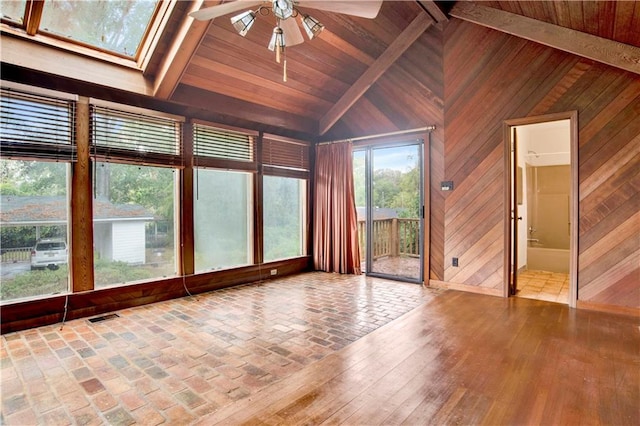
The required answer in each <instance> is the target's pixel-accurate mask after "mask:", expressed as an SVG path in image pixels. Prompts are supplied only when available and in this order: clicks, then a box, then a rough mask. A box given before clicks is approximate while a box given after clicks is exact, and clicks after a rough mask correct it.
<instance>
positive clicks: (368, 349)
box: [198, 291, 640, 425]
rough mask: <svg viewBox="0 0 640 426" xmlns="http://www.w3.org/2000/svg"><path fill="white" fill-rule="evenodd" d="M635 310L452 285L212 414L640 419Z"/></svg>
mask: <svg viewBox="0 0 640 426" xmlns="http://www.w3.org/2000/svg"><path fill="white" fill-rule="evenodd" d="M639 362H640V336H639V328H638V320H637V318H631V317H624V316H615V315H611V314H605V313H600V312H592V311H576V310H572V309H569V308H568V307H567V306H566V305H561V304H556V303H549V302H544V301H537V300H527V299H519V298H510V299H501V298H496V297H491V296H484V295H478V294H470V293H460V292H455V291H448V292H446V293H445V294H442V295H440V296H439V297H437V298H435V299H433V300H431V301H429V302H427V303H426V304H424V305H422V306H420V307H418V308H416V309H414V310H413V311H411V312H410V313H408V314H406V315H404V316H403V317H400V318H399V319H397V320H395V321H393V322H392V323H389V324H387V325H386V326H384V327H382V328H380V329H378V330H376V331H375V332H373V333H371V334H369V335H367V336H365V337H364V338H362V339H360V340H358V341H357V342H355V343H353V344H351V345H349V346H347V347H345V348H343V349H342V350H340V351H338V352H337V353H334V354H332V355H330V356H328V357H326V358H324V359H322V360H321V361H319V362H316V363H313V364H310V365H309V366H307V367H305V368H304V369H303V370H300V371H298V372H297V373H295V374H294V375H292V376H290V377H287V378H286V379H284V380H282V381H279V382H276V383H274V384H272V385H270V386H269V387H267V388H265V389H263V390H261V391H259V392H258V393H257V394H254V395H252V396H251V397H249V398H247V399H244V400H241V401H238V402H237V403H235V404H232V405H230V406H227V407H224V408H222V409H221V410H219V411H217V412H216V413H214V414H213V415H212V416H210V417H205V418H202V419H200V421H199V422H198V424H200V425H212V424H245V423H246V424H288V425H289V424H348V425H376V424H385V425H391V424H410V425H418V424H419V425H424V424H438V425H443V424H465V425H468V424H490V425H500V424H512V425H515V424H518V425H525V424H526V425H534V424H609V425H637V424H640V410H639V404H640V369H639V368H638V365H639Z"/></svg>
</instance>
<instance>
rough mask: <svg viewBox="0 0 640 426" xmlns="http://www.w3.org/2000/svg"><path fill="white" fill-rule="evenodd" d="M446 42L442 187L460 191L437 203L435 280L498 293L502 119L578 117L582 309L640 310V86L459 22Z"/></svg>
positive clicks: (610, 71) (624, 75)
mask: <svg viewBox="0 0 640 426" xmlns="http://www.w3.org/2000/svg"><path fill="white" fill-rule="evenodd" d="M444 40H445V41H444V83H445V86H444V99H445V105H444V120H445V132H444V179H445V180H453V181H454V184H455V190H454V191H452V192H448V193H444V194H443V195H444V220H443V229H442V233H443V235H444V248H443V257H444V262H443V264H442V265H439V264H438V261H437V259H434V258H435V257H436V255H435V252H436V249H435V247H433V241H432V253H434V254H433V257H432V271H431V275H432V277H440V276H442V277H443V280H444V281H446V282H450V283H454V284H460V285H463V286H470V287H476V288H478V287H484V288H486V289H488V290H489V291H490V292H495V293H496V294H500V293H501V291H502V288H503V285H504V274H503V266H504V265H503V262H504V237H505V236H504V224H503V220H504V208H505V206H504V201H503V196H502V194H503V192H504V190H505V188H504V185H505V183H504V182H505V175H504V173H505V170H504V158H503V155H504V146H503V140H502V125H503V121H504V120H506V119H513V118H523V117H530V116H537V115H543V114H550V113H556V112H565V111H571V110H577V111H578V122H579V145H580V147H579V152H578V156H579V182H580V184H579V221H580V222H579V236H578V238H579V243H578V252H579V262H578V263H579V265H578V299H579V302H583V304H585V305H587V304H590V305H592V306H594V307H599V306H610V307H620V308H621V309H624V308H635V309H637V308H640V236H639V235H640V193H639V191H640V119H639V118H638V117H640V76H638V75H636V74H632V73H629V72H625V71H621V70H618V69H615V68H613V67H609V66H606V65H603V64H600V63H595V62H593V61H590V60H586V59H582V58H579V57H577V56H574V55H571V54H568V53H564V52H561V51H558V50H555V49H552V48H548V47H545V46H542V45H539V44H537V43H533V42H529V41H525V40H522V39H518V38H516V37H513V36H509V35H506V34H503V33H500V32H497V31H494V30H490V29H487V28H483V27H480V26H477V25H474V24H470V23H466V22H462V21H459V20H457V19H452V20H451V21H450V22H449V23H448V25H447V27H446V28H445V34H444ZM432 181H433V182H434V184H435V183H438V182H439V181H438V178H433V179H432ZM436 181H438V182H436ZM433 190H434V191H439V189H437V188H433ZM440 196H441V195H439V194H434V195H433V196H432V200H433V199H434V198H435V199H437V198H438V197H440ZM432 223H433V219H432ZM432 233H433V234H434V235H435V236H437V235H438V231H437V230H433V229H432ZM434 235H432V239H433V237H434ZM452 257H458V258H459V262H460V263H459V265H460V266H459V267H457V268H454V267H452V266H451V258H452Z"/></svg>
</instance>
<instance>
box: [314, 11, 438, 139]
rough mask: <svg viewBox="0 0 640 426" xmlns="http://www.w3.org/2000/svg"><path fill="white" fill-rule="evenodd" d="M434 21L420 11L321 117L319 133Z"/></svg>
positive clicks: (357, 97) (345, 110)
mask: <svg viewBox="0 0 640 426" xmlns="http://www.w3.org/2000/svg"><path fill="white" fill-rule="evenodd" d="M433 23H434V21H433V19H432V18H431V16H429V15H428V14H427V13H419V14H418V16H416V18H415V19H414V20H413V21H411V23H410V24H409V25H408V26H407V28H406V29H405V30H404V31H403V32H402V33H400V35H399V36H398V37H397V38H396V39H395V40H394V41H393V42H392V43H391V44H390V45H389V47H387V49H386V50H385V51H384V52H383V53H382V54H381V55H380V56H379V57H378V59H376V60H375V62H374V63H373V64H372V65H371V66H370V67H369V68H368V69H367V70H366V71H365V72H364V74H362V75H361V76H360V78H359V79H358V80H357V81H356V82H355V83H354V84H353V85H352V86H351V87H350V88H349V89H348V90H347V91H346V92H345V93H344V95H342V97H341V98H340V99H339V100H338V102H336V103H335V105H333V107H331V109H329V111H328V112H327V113H326V114H325V115H324V116H323V117H322V118H321V119H320V121H319V124H318V134H319V135H323V134H325V133H326V132H327V131H328V130H329V129H331V127H333V125H334V124H336V122H337V121H338V120H340V118H341V117H342V116H343V115H344V114H345V113H346V112H347V111H348V110H349V108H351V107H352V106H353V104H355V103H356V102H357V101H358V99H360V97H362V95H364V94H365V93H366V91H367V90H369V87H371V85H373V84H374V83H375V82H376V81H377V80H378V78H380V76H382V74H384V73H385V71H387V69H389V67H390V66H391V65H393V63H394V62H395V61H396V60H397V59H398V58H399V57H400V56H402V54H403V53H404V52H405V51H406V50H407V49H408V48H409V46H411V45H412V44H413V42H414V41H416V40H417V39H418V37H420V36H421V35H422V34H423V33H424V32H425V31H426V30H427V28H429V27H430V26H431V25H432V24H433Z"/></svg>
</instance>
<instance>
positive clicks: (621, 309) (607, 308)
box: [576, 300, 640, 318]
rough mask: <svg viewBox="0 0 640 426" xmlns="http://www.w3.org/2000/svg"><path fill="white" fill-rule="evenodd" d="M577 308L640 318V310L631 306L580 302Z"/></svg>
mask: <svg viewBox="0 0 640 426" xmlns="http://www.w3.org/2000/svg"><path fill="white" fill-rule="evenodd" d="M576 308H578V309H585V310H590V311H598V312H606V313H609V314H617V315H626V316H632V317H636V318H640V308H633V307H631V306H619V305H608V304H606V303H597V302H588V301H585V300H578V303H577V305H576Z"/></svg>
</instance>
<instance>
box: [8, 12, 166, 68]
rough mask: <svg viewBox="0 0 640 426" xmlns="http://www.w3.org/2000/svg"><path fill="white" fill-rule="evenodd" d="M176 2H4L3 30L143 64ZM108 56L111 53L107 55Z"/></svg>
mask: <svg viewBox="0 0 640 426" xmlns="http://www.w3.org/2000/svg"><path fill="white" fill-rule="evenodd" d="M170 3H171V2H167V1H163V2H160V1H157V0H93V1H79V0H45V1H43V2H40V1H29V2H27V1H24V0H22V1H13V0H11V1H6V0H5V1H1V2H0V11H1V13H2V21H3V23H5V24H7V25H6V26H3V27H4V28H5V29H7V30H8V31H9V32H11V33H13V34H15V35H17V36H21V37H28V36H34V35H38V36H39V38H38V39H36V40H37V41H39V42H42V43H47V44H50V45H55V46H57V47H62V48H65V49H67V50H71V51H75V52H83V53H84V54H88V55H91V56H98V57H101V58H102V59H112V60H113V61H114V62H120V61H122V60H123V59H125V60H131V61H139V60H140V59H141V58H142V57H144V56H146V54H147V53H148V52H147V51H148V49H149V47H150V45H151V44H152V43H150V40H151V39H152V38H154V37H157V35H156V34H155V33H156V32H157V31H158V28H159V26H160V25H159V21H160V20H161V19H162V17H163V15H164V13H165V12H166V11H167V10H168V9H169V8H170V7H171V5H170ZM105 53H106V54H105Z"/></svg>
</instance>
